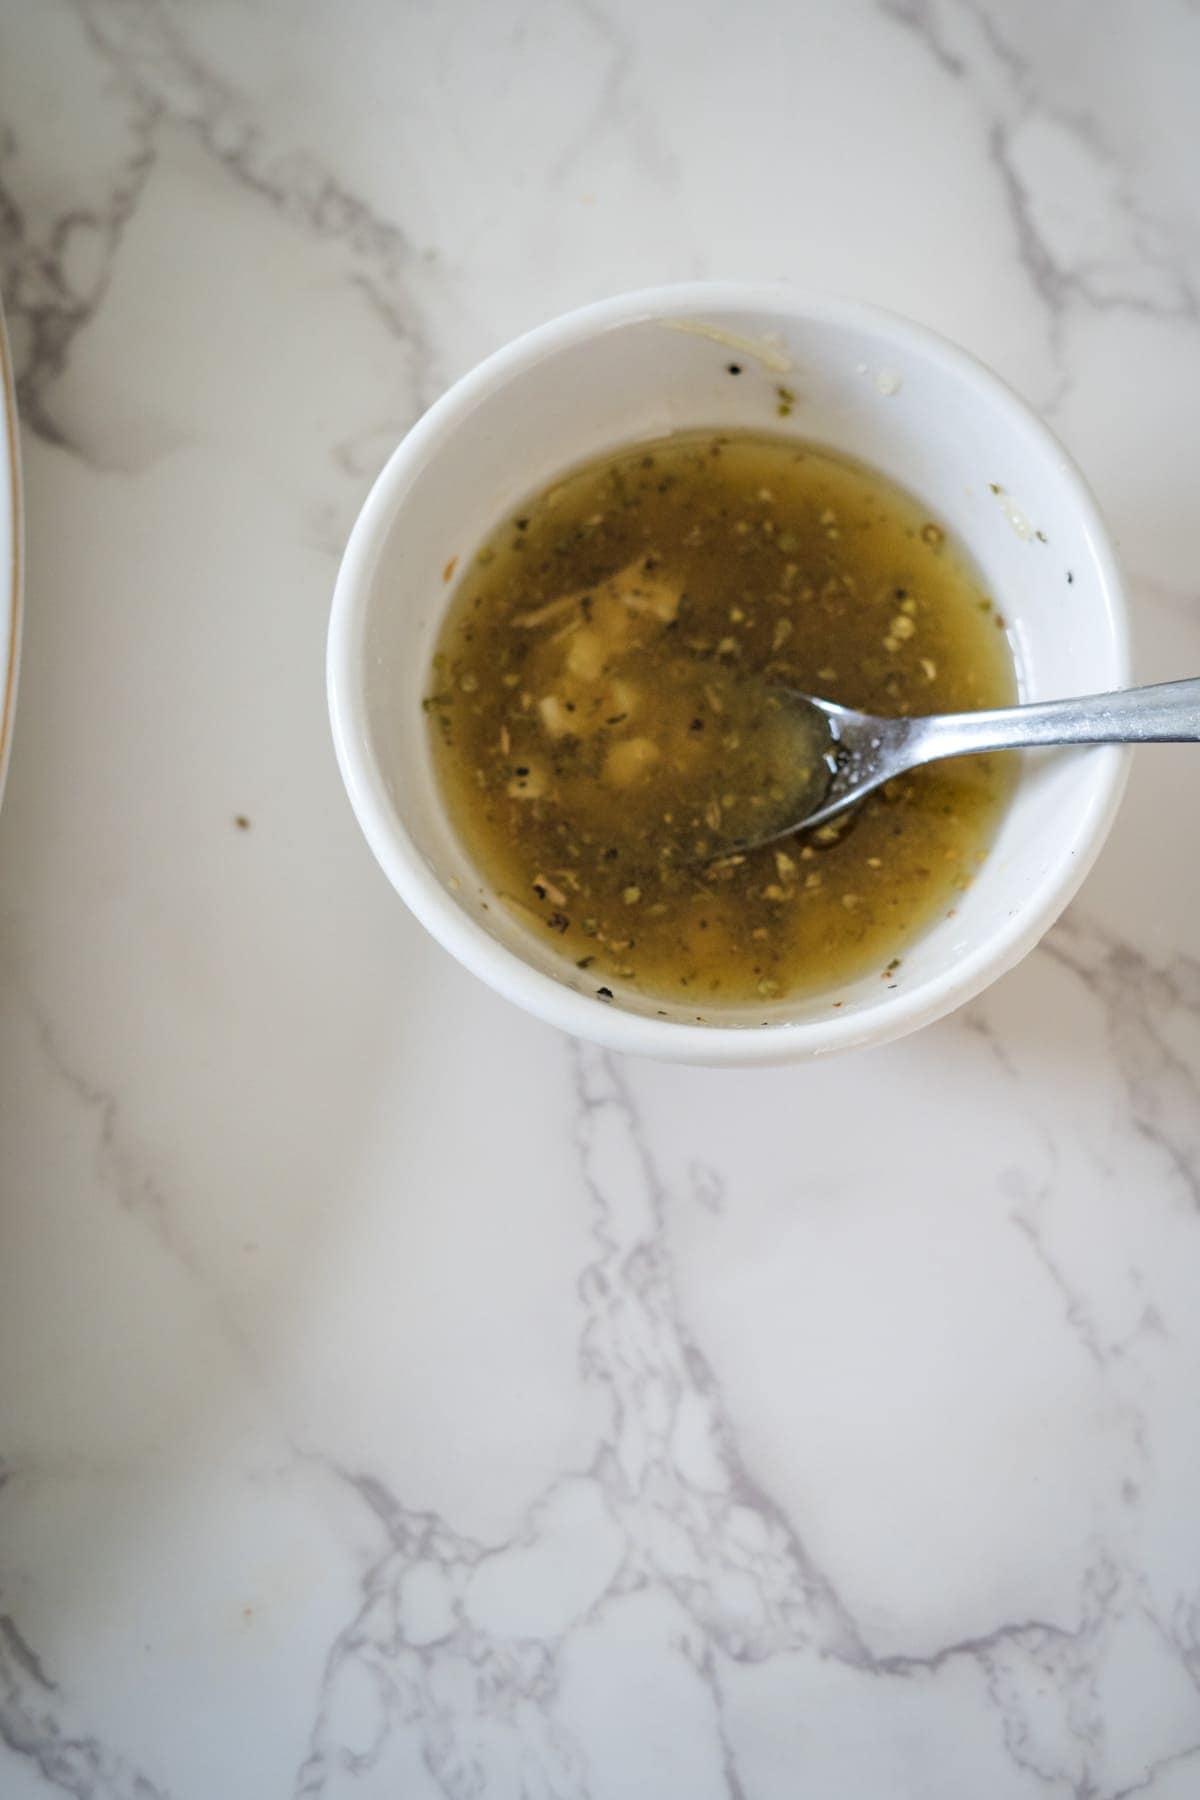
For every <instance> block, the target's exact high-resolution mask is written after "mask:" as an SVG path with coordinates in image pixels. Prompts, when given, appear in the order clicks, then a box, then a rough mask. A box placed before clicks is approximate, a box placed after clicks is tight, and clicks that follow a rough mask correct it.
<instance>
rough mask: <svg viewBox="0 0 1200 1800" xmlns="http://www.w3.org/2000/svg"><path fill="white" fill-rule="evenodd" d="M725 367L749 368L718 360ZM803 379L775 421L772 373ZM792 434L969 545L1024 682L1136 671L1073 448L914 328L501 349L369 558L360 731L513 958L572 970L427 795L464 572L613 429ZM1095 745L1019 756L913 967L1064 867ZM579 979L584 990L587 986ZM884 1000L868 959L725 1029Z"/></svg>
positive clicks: (1101, 684) (617, 339)
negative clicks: (437, 668)
mask: <svg viewBox="0 0 1200 1800" xmlns="http://www.w3.org/2000/svg"><path fill="white" fill-rule="evenodd" d="M731 363H733V364H736V365H737V367H738V368H739V370H740V373H738V374H736V375H734V374H731V373H730V372H729V365H730V364H731ZM781 386H784V387H786V388H787V389H788V390H789V392H790V394H791V395H794V396H795V400H794V405H793V410H792V412H791V414H790V416H788V417H787V419H786V420H783V419H781V418H780V417H779V414H778V407H779V404H780V397H779V391H778V390H779V388H780V387H781ZM709 426H712V427H717V428H722V427H724V428H730V429H740V430H770V431H784V432H786V433H787V434H788V435H790V436H794V437H795V438H796V439H799V440H809V441H812V442H817V443H821V444H825V445H828V446H830V447H831V448H833V449H835V450H840V451H842V452H844V453H847V454H849V455H852V456H855V457H858V458H860V459H861V460H863V461H864V462H868V463H871V464H873V465H874V466H875V467H876V468H878V469H880V470H882V471H883V472H884V473H885V474H887V475H890V476H891V477H892V478H893V479H894V480H896V481H898V482H899V483H901V484H902V485H903V486H904V487H906V488H907V489H908V490H909V491H910V492H912V493H914V494H915V495H917V496H919V497H920V498H921V499H923V500H924V501H925V502H926V503H927V504H928V506H929V508H930V512H931V514H932V515H933V516H934V517H935V518H937V519H938V520H939V522H941V523H943V524H944V525H946V526H948V527H949V529H950V530H951V531H952V532H953V533H955V534H956V535H957V536H958V537H959V539H960V540H961V541H962V542H964V543H965V545H966V546H967V548H968V550H969V551H970V553H971V555H972V557H973V558H974V560H975V562H976V564H977V566H978V567H979V568H980V570H981V572H982V574H983V576H984V579H985V581H986V583H987V585H988V588H989V590H990V592H991V593H992V594H993V596H994V597H995V600H996V603H997V605H998V606H999V607H1000V608H1001V610H1002V612H1003V614H1004V616H1005V618H1006V619H1007V621H1008V623H1009V629H1010V635H1011V640H1012V644H1013V649H1014V654H1015V658H1016V662H1017V671H1018V678H1019V682H1020V688H1021V695H1022V698H1023V699H1029V700H1032V699H1049V698H1054V697H1056V696H1058V695H1062V694H1069V693H1084V692H1088V691H1099V690H1102V689H1105V688H1108V687H1112V686H1114V685H1117V684H1118V683H1119V682H1120V681H1121V680H1122V679H1123V678H1124V670H1123V669H1122V668H1121V666H1120V655H1119V651H1118V649H1117V648H1116V646H1115V644H1114V639H1113V634H1112V631H1111V627H1110V623H1109V619H1108V611H1109V606H1110V602H1111V599H1112V597H1111V596H1110V595H1109V594H1108V593H1107V592H1106V590H1105V585H1104V576H1103V571H1102V567H1101V564H1100V560H1099V556H1098V553H1097V549H1096V547H1095V546H1094V545H1093V544H1092V543H1091V542H1090V541H1089V539H1088V537H1087V529H1086V522H1085V521H1084V520H1082V519H1081V518H1080V516H1079V512H1078V508H1077V506H1076V505H1075V499H1074V488H1073V483H1072V479H1071V477H1070V475H1069V473H1068V471H1067V470H1066V469H1065V468H1064V466H1063V464H1062V460H1061V457H1060V456H1059V455H1057V454H1056V453H1055V452H1054V451H1053V448H1052V447H1051V446H1047V445H1046V444H1045V443H1044V442H1043V441H1042V439H1041V437H1040V434H1039V433H1037V432H1036V431H1034V430H1032V429H1031V427H1030V425H1029V423H1028V421H1027V419H1026V417H1025V415H1024V414H1023V412H1022V411H1021V409H1020V408H1019V407H1016V406H1014V405H1013V404H1011V403H1010V402H1009V401H1008V399H1007V397H1006V396H1003V395H1001V396H999V397H997V392H996V390H995V389H993V388H992V387H991V385H990V384H988V383H986V382H985V383H984V384H983V385H981V386H976V385H975V384H974V381H973V380H972V379H964V376H963V368H962V364H961V362H959V361H958V360H957V359H954V358H948V357H945V356H944V355H943V353H942V351H941V349H940V347H939V346H938V345H937V344H936V343H934V344H930V343H929V342H927V341H926V340H925V339H924V338H923V337H921V336H920V335H917V336H916V337H915V338H914V339H912V340H911V341H910V340H905V339H904V338H903V336H901V338H900V339H899V340H897V339H896V338H894V337H891V336H888V337H881V336H880V335H879V333H878V331H877V330H876V329H875V328H874V327H873V326H871V325H862V326H855V325H848V324H846V323H844V322H841V321H837V322H834V321H821V320H818V319H810V320H803V321H797V320H795V319H792V318H789V317H788V316H787V315H786V314H783V315H776V314H773V313H770V312H747V311H744V310H736V311H735V310H730V311H726V312H721V311H717V312H714V313H706V314H705V315H703V316H702V317H697V316H692V317H691V318H688V319H687V320H685V321H682V322H681V321H677V320H664V319H661V318H653V317H646V318H639V319H636V320H632V321H628V322H625V323H622V324H618V325H616V326H614V327H612V328H610V329H608V330H605V331H602V332H600V333H599V334H598V335H592V336H588V337H586V338H583V339H582V340H581V341H568V342H566V343H563V344H560V345H559V346H557V347H555V348H553V349H552V350H550V351H549V352H548V353H545V354H542V355H540V356H533V355H530V356H529V357H528V358H527V359H526V360H524V361H522V362H518V363H516V364H514V365H511V366H510V367H509V369H508V370H507V371H506V372H504V373H502V374H501V375H500V376H498V377H497V378H496V379H495V381H493V382H491V383H487V384H484V385H483V386H482V388H477V390H476V392H475V394H474V396H473V397H472V398H471V399H470V401H469V402H468V404H467V405H466V407H465V408H464V407H463V406H462V405H461V404H456V403H455V401H454V400H453V399H452V401H451V404H450V406H449V407H448V408H447V409H446V410H444V411H443V412H441V413H440V414H439V415H437V416H435V418H433V419H431V420H429V421H428V422H427V437H426V442H425V445H424V449H423V454H422V456H421V458H420V460H419V463H417V464H416V465H415V466H414V467H413V468H412V469H411V470H410V471H409V472H408V476H407V480H406V485H405V487H404V491H403V493H402V495H401V497H400V499H399V502H398V504H397V506H396V510H395V513H394V517H393V520H392V524H391V529H390V531H389V533H388V534H387V537H386V540H385V542H384V545H383V548H382V550H381V552H380V555H379V557H378V559H377V562H376V565H375V568H374V572H373V577H372V586H371V591H370V596H369V601H368V607H367V614H366V621H365V633H364V655H365V681H366V696H367V718H368V732H369V739H370V745H371V749H372V752H373V755H374V757H375V758H376V761H377V764H378V767H379V769H380V771H381V773H382V775H383V778H384V782H385V785H386V787H387V790H388V792H389V794H390V796H391V801H392V804H393V806H394V808H395V811H396V814H397V818H398V820H399V822H400V823H401V825H402V827H403V829H405V830H406V831H407V832H408V835H409V837H410V838H411V839H412V841H413V843H414V844H415V845H416V847H417V849H418V851H419V853H420V854H421V855H422V857H423V858H424V859H425V861H426V863H427V864H428V866H429V868H430V869H431V871H432V872H433V873H434V875H435V876H436V877H437V879H438V880H439V881H440V882H441V883H442V884H443V886H444V888H445V891H446V893H447V895H449V896H452V897H453V901H454V903H455V904H456V905H458V906H459V907H461V908H462V909H463V911H464V912H465V913H466V914H467V915H468V916H469V917H471V918H473V919H474V920H475V922H476V923H477V924H478V925H479V926H481V927H482V928H483V929H484V930H486V931H487V932H488V933H489V934H490V935H491V936H492V937H493V938H495V939H496V940H498V941H499V942H500V943H502V944H504V945H506V946H507V947H508V948H509V949H511V950H513V951H514V952H515V953H516V954H517V955H518V956H519V957H520V958H521V959H522V961H524V962H526V963H528V964H531V965H533V966H534V967H536V968H538V969H541V970H542V971H544V972H545V973H547V974H549V975H551V976H553V977H554V978H555V979H557V980H561V981H563V982H565V983H566V984H567V985H569V986H573V987H582V986H583V978H582V977H580V976H579V974H578V973H577V971H576V970H575V969H574V967H573V966H572V965H571V964H569V963H567V962H565V961H564V960H563V959H560V958H559V957H558V956H556V955H555V953H554V951H553V950H552V949H551V948H550V947H549V946H548V945H547V944H546V943H544V942H543V941H542V940H541V939H540V938H539V937H537V936H536V935H535V934H534V933H533V932H531V930H530V929H529V928H528V927H527V926H524V925H522V924H519V923H518V922H517V921H516V920H515V919H513V918H512V917H511V916H510V914H509V913H508V911H507V909H506V908H505V906H504V904H503V902H501V901H498V900H497V899H496V897H495V895H494V894H492V893H490V892H489V890H488V888H487V884H486V883H485V882H484V881H483V880H482V879H481V877H480V875H479V873H478V871H477V870H476V869H475V868H474V866H473V865H472V864H471V863H469V862H468V860H467V858H466V857H465V855H464V853H463V851H462V849H461V847H460V845H459V843H458V841H457V839H456V837H455V835H454V834H453V832H452V830H451V829H450V826H449V824H448V822H447V820H446V817H445V814H444V812H443V810H442V807H441V804H440V801H439V796H438V792H437V787H436V782H435V777H434V770H433V765H432V760H431V756H430V747H429V741H428V735H427V731H426V722H425V719H424V716H423V714H422V709H421V699H422V697H423V695H424V694H425V692H427V690H428V671H429V666H430V659H431V657H432V655H433V650H434V644H435V640H436V636H437V632H438V628H439V625H440V622H441V619H442V617H443V614H444V611H445V608H446V606H447V604H448V602H449V599H450V596H451V594H452V592H453V586H452V584H451V583H448V582H447V581H446V580H445V579H444V571H445V570H446V568H447V566H448V565H449V564H450V563H451V561H452V559H458V567H459V569H460V570H461V568H462V566H463V565H464V564H465V563H466V562H467V561H468V559H469V558H470V556H471V555H472V554H473V552H474V551H475V549H476V548H477V547H478V546H479V544H480V542H481V541H482V540H483V539H484V538H485V537H486V536H487V534H488V533H489V532H490V531H491V530H492V528H493V527H494V526H495V525H496V524H497V523H498V522H499V521H500V520H501V519H502V518H503V517H504V516H505V515H506V514H508V513H510V512H512V511H514V510H516V509H517V508H518V507H519V505H520V503H521V502H522V501H523V500H524V499H526V498H527V497H528V496H530V495H531V494H533V493H536V492H537V491H538V490H540V489H541V488H543V487H545V486H547V485H549V484H550V483H551V482H552V481H553V480H554V478H555V477H556V476H558V475H559V474H560V473H561V472H562V471H563V470H564V469H567V468H570V467H572V466H574V465H577V464H579V463H580V462H583V461H586V460H587V459H588V458H590V457H593V456H597V455H600V454H602V453H605V452H607V451H610V450H613V449H615V448H617V447H619V446H622V445H625V444H628V443H631V442H637V441H639V440H643V439H646V438H652V437H660V436H663V435H665V434H666V433H668V432H671V431H677V430H690V429H695V428H698V427H699V428H704V427H709ZM1115 754H1116V753H1115V752H1112V751H1090V752H1084V753H1070V754H1065V755H1056V756H1050V757H1045V758H1042V759H1039V760H1038V761H1036V762H1034V761H1033V760H1032V759H1031V760H1030V761H1029V762H1028V763H1027V765H1026V767H1025V768H1024V770H1023V772H1022V778H1021V781H1020V783H1019V785H1018V789H1017V793H1016V795H1015V797H1014V800H1013V804H1012V806H1011V807H1010V809H1009V812H1008V814H1007V815H1006V818H1005V821H1004V823H1003V825H1002V827H1001V830H1000V833H999V835H998V837H997V840H996V843H995V845H994V847H993V850H992V852H991V855H990V856H989V858H988V860H987V863H986V864H985V865H984V868H983V870H982V871H981V874H980V876H979V878H978V879H977V880H976V882H975V884H974V886H973V887H972V888H971V889H970V890H969V891H968V892H967V893H966V894H964V895H963V896H962V897H961V899H960V902H959V904H958V905H957V906H956V908H955V909H954V911H953V914H952V915H951V916H948V917H947V918H946V919H944V920H943V921H941V922H940V923H939V924H937V925H936V926H934V927H933V928H932V929H931V930H930V931H928V932H927V933H926V934H925V935H924V936H923V937H922V938H921V939H919V940H918V941H917V942H916V943H915V944H913V945H911V946H910V947H909V948H908V949H907V950H906V952H905V957H904V964H903V969H902V972H901V973H902V978H903V985H904V986H905V988H906V989H908V990H909V991H911V989H912V987H913V986H914V985H919V984H921V983H924V982H927V981H929V980H931V979H933V978H934V977H935V976H944V975H945V972H946V969H947V967H948V966H949V965H951V964H953V963H955V962H957V961H959V960H960V959H961V958H963V957H965V956H967V955H969V954H970V953H971V952H972V951H973V950H975V949H977V948H978V947H979V946H981V945H982V944H983V943H985V942H986V941H987V940H988V939H989V938H990V937H992V936H993V935H994V933H995V932H996V930H997V928H998V927H999V926H1000V925H1002V924H1003V923H1004V922H1005V921H1006V920H1008V919H1013V918H1016V917H1018V916H1019V915H1020V914H1021V913H1022V911H1024V910H1025V909H1026V908H1030V907H1034V906H1036V905H1037V903H1038V901H1039V898H1040V896H1041V894H1042V891H1043V889H1044V887H1045V886H1046V884H1048V883H1053V882H1055V881H1057V880H1058V879H1059V878H1060V876H1061V871H1062V866H1063V860H1064V855H1066V854H1069V842H1070V840H1072V839H1073V838H1075V837H1076V836H1077V835H1079V834H1081V832H1082V830H1083V828H1084V826H1085V824H1086V822H1087V819H1088V817H1089V813H1090V808H1091V807H1092V806H1093V805H1094V804H1096V795H1097V790H1098V787H1099V786H1100V785H1101V784H1099V783H1098V782H1097V781H1096V775H1097V769H1096V766H1095V764H1094V763H1089V761H1088V758H1089V757H1091V758H1095V757H1105V758H1107V757H1112V756H1113V755H1115ZM584 991H590V989H584ZM835 1000H836V1001H837V1002H839V1003H840V1006H841V1009H842V1010H843V1012H845V1013H853V1012H854V1011H856V1010H858V1009H860V1008H862V1007H865V1006H876V1007H877V1006H878V1005H879V1003H880V987H879V980H878V977H877V975H876V974H874V973H872V974H871V975H869V976H866V977H864V978H863V979H861V980H860V981H859V982H857V983H855V984H851V985H848V986H845V987H843V988H840V989H839V991H838V992H837V993H836V994H834V993H832V992H830V993H822V994H819V995H816V996H812V997H808V998H805V999H801V1000H786V999H784V1000H780V1001H777V1002H775V1003H773V1004H772V1005H771V1006H769V1007H764V1006H763V1004H762V1003H761V1002H760V1003H759V1004H758V1005H756V1006H754V1007H753V1008H744V1009H737V1008H730V1007H728V1006H722V1007H721V1008H720V1009H719V1014H718V1013H714V1015H713V1016H714V1017H719V1020H720V1023H721V1024H723V1025H731V1024H734V1025H736V1024H745V1025H748V1024H761V1023H762V1022H763V1021H764V1020H770V1021H772V1022H777V1021H779V1022H781V1021H785V1020H786V1021H788V1022H793V1023H796V1022H802V1021H805V1020H810V1019H827V1018H828V1017H829V1009H830V1006H831V1004H832V1003H833V1002H834V1001H835ZM617 1002H618V1004H620V1005H623V1006H625V1007H627V1008H628V1009H629V1010H632V1011H636V1012H642V1013H646V1014H650V1015H658V1014H659V1013H660V1012H661V1010H662V1009H665V1010H666V1013H667V1016H668V1017H671V1018H677V1019H679V1020H682V1021H685V1022H690V1021H692V1020H694V1019H695V1017H696V1014H695V1011H694V1009H691V1008H688V1007H685V1006H673V1005H671V1004H670V1003H669V1002H665V1001H661V1000H658V999H649V1000H647V999H646V998H645V997H643V996H640V995H638V994H636V993H635V992H633V991H632V990H630V991H628V992H618V994H617Z"/></svg>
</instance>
